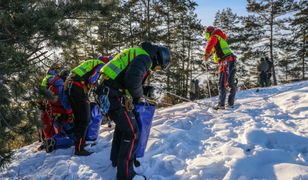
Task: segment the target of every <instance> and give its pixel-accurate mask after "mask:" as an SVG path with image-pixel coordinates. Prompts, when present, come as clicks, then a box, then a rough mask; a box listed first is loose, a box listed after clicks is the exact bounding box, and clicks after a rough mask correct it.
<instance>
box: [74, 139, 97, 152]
mask: <svg viewBox="0 0 308 180" xmlns="http://www.w3.org/2000/svg"><path fill="white" fill-rule="evenodd" d="M84 146H85V144H84V140H83V139H82V138H79V141H77V142H76V143H75V155H76V156H89V155H91V154H92V153H93V152H89V151H87V150H85V149H84Z"/></svg>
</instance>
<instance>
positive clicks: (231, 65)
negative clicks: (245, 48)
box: [203, 26, 236, 110]
mask: <svg viewBox="0 0 308 180" xmlns="http://www.w3.org/2000/svg"><path fill="white" fill-rule="evenodd" d="M203 34H204V36H205V39H206V40H207V42H208V43H207V46H206V48H205V54H204V60H205V61H208V59H209V58H210V56H211V54H213V56H214V62H215V63H218V64H219V71H218V72H219V102H218V104H217V105H216V106H215V109H216V110H218V109H225V100H226V89H227V86H229V88H230V94H229V97H228V106H229V107H233V105H234V100H235V94H236V79H235V74H236V56H235V55H234V54H233V53H232V51H231V49H230V47H229V44H228V42H227V35H226V34H225V33H224V32H223V31H222V30H221V29H219V28H216V27H213V26H208V27H207V28H205V31H204V33H203Z"/></svg>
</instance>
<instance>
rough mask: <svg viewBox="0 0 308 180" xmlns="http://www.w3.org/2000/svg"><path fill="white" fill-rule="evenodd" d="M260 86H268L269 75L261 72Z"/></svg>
mask: <svg viewBox="0 0 308 180" xmlns="http://www.w3.org/2000/svg"><path fill="white" fill-rule="evenodd" d="M260 86H261V87H265V86H267V73H266V72H265V71H261V73H260Z"/></svg>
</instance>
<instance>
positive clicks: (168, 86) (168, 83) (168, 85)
mask: <svg viewBox="0 0 308 180" xmlns="http://www.w3.org/2000/svg"><path fill="white" fill-rule="evenodd" d="M167 9H168V13H167V30H168V32H167V33H168V41H167V45H168V46H169V48H170V39H171V38H170V36H171V34H170V11H169V9H170V6H169V3H168V2H167ZM171 63H172V62H171ZM167 91H170V71H169V70H167Z"/></svg>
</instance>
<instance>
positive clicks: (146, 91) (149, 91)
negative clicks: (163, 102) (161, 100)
mask: <svg viewBox="0 0 308 180" xmlns="http://www.w3.org/2000/svg"><path fill="white" fill-rule="evenodd" d="M154 90H155V89H154V87H153V86H143V95H144V96H146V97H149V98H153V97H154Z"/></svg>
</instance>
